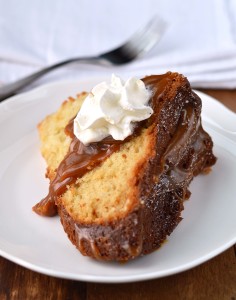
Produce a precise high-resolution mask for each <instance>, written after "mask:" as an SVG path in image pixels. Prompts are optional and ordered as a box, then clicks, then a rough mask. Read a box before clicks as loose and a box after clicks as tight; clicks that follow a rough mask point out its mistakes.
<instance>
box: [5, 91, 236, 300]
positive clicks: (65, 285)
mask: <svg viewBox="0 0 236 300" xmlns="http://www.w3.org/2000/svg"><path fill="white" fill-rule="evenodd" d="M203 92H205V93H207V94H209V95H212V96H213V97H215V98H217V99H218V100H220V101H221V102H222V103H224V104H225V105H226V106H227V107H229V108H230V109H232V110H233V111H235V112H236V90H235V91H225V90H203ZM235 217H236V215H235ZM235 230H236V228H235ZM8 299H11V300H12V299H14V300H15V299H22V300H27V299H40V300H44V299H45V300H52V299H56V300H57V299H63V300H65V299H68V300H71V299H88V300H93V299H94V300H95V299H96V300H99V299H102V300H105V299H109V300H110V299H112V300H116V299H117V300H118V299H119V300H122V299H129V300H141V299H142V300H143V299H161V300H162V299H164V300H165V299H171V300H173V299H175V300H178V299H181V300H183V299H194V300H195V299H196V300H197V299H210V300H217V299H219V300H224V299H225V300H226V299H227V300H236V245H235V246H234V247H231V248H230V249H228V250H227V251H225V252H224V253H222V254H220V255H218V256H217V257H215V258H213V259H211V260H210V261H208V262H206V263H204V264H202V265H200V266H198V267H196V268H194V269H192V270H189V271H185V272H183V273H180V274H177V275H172V276H169V277H166V278H161V279H156V280H150V281H145V282H138V283H127V284H97V283H85V282H79V281H72V280H64V279H58V278H53V277H49V276H45V275H41V274H38V273H35V272H33V271H30V270H27V269H25V268H23V267H20V266H18V265H16V264H14V263H12V262H10V261H8V260H6V259H4V258H1V257H0V300H8Z"/></svg>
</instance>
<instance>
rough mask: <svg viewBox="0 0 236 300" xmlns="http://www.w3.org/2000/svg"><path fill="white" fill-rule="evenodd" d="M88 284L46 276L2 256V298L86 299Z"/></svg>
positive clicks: (23, 299) (15, 299) (0, 277)
mask: <svg viewBox="0 0 236 300" xmlns="http://www.w3.org/2000/svg"><path fill="white" fill-rule="evenodd" d="M86 285H87V284H86V283H83V282H78V281H72V280H64V279H59V278H54V277H50V276H45V275H42V274H39V273H36V272H33V271H30V270H27V269H25V268H23V267H21V266H18V265H16V264H14V263H12V262H10V261H8V260H6V259H4V258H2V257H0V300H34V299H35V300H41V299H42V300H44V299H47V300H60V299H62V300H66V299H68V300H71V299H75V300H85V299H86V298H87V296H86Z"/></svg>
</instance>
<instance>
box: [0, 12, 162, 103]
mask: <svg viewBox="0 0 236 300" xmlns="http://www.w3.org/2000/svg"><path fill="white" fill-rule="evenodd" d="M165 29H166V23H165V22H164V21H163V20H162V19H161V18H160V17H158V16H155V17H154V18H153V19H151V20H150V21H149V22H148V23H147V24H146V25H145V26H144V27H143V28H141V29H139V30H138V31H137V32H135V33H134V34H133V35H132V36H131V38H130V39H129V40H128V41H127V42H126V43H124V44H123V45H121V46H120V47H118V48H116V49H113V50H111V51H109V52H106V53H102V54H100V55H98V56H92V57H75V58H72V59H67V60H64V61H62V62H59V63H56V64H53V65H51V66H48V67H46V68H44V69H41V70H39V71H38V72H35V73H33V74H31V75H29V76H26V77H24V78H22V79H20V80H17V81H15V82H13V83H10V84H7V85H4V86H3V87H1V88H0V101H2V100H4V99H6V98H8V97H10V96H13V95H14V94H16V93H17V92H19V91H20V90H21V89H22V88H24V87H26V86H27V85H28V84H30V83H32V82H33V81H35V80H36V79H38V78H39V77H41V76H43V75H44V74H46V73H48V72H51V71H52V70H54V69H57V68H59V67H62V66H65V65H68V64H72V63H75V62H86V63H96V64H100V65H109V64H110V65H121V64H126V63H129V62H131V61H133V60H134V59H135V58H137V57H139V56H140V55H142V54H144V53H146V52H147V51H149V50H150V49H151V48H152V47H153V46H154V45H155V44H156V43H157V42H158V41H159V40H160V38H161V36H162V35H163V33H164V31H165Z"/></svg>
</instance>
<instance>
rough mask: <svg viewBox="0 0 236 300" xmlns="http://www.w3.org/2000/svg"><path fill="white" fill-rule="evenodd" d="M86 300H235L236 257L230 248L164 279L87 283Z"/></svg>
mask: <svg viewBox="0 0 236 300" xmlns="http://www.w3.org/2000/svg"><path fill="white" fill-rule="evenodd" d="M87 296H88V297H87V299H88V300H95V299H96V300H109V299H112V300H118V299H119V300H125V299H132V300H139V299H164V300H173V299H175V300H185V299H186V300H188V299H194V300H203V299H214V300H235V299H236V260H235V254H234V250H233V247H231V248H230V249H229V250H227V251H226V252H224V253H222V254H221V255H218V256H217V257H215V258H214V259H212V260H210V261H208V262H207V263H205V264H203V265H200V266H198V267H196V268H194V269H192V270H189V271H186V272H183V273H180V274H177V275H173V276H170V277H166V278H161V279H157V280H151V281H147V282H138V283H128V284H107V285H105V284H95V283H88V286H87Z"/></svg>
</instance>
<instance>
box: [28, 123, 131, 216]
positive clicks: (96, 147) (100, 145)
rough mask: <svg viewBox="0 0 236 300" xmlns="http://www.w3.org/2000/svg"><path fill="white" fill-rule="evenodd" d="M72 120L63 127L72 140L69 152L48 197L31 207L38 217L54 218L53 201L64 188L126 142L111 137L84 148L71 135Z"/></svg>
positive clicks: (54, 208)
mask: <svg viewBox="0 0 236 300" xmlns="http://www.w3.org/2000/svg"><path fill="white" fill-rule="evenodd" d="M73 122H74V118H73V119H71V121H70V122H69V123H68V125H67V126H66V127H65V133H66V135H68V136H70V137H71V138H72V141H71V144H70V148H69V151H68V153H67V155H66V156H65V158H64V159H63V160H62V162H61V163H60V165H59V167H58V168H57V172H56V176H55V178H54V180H53V181H52V182H51V183H50V187H49V193H48V195H47V196H46V197H45V198H44V199H42V200H41V201H40V202H39V203H38V204H36V205H35V206H34V207H33V210H34V211H35V212H36V213H38V214H39V215H43V216H54V215H56V214H57V207H56V204H55V201H56V199H57V197H58V196H60V195H62V194H63V193H64V192H65V191H66V187H67V186H68V185H71V184H73V183H75V181H76V179H77V178H81V177H82V176H83V175H84V174H85V173H87V172H88V171H90V170H92V169H93V168H95V167H96V166H98V165H99V164H100V163H102V162H103V161H104V160H105V159H106V158H108V157H109V156H110V155H111V154H112V153H113V152H115V151H118V150H119V148H120V146H121V144H123V143H125V142H126V141H127V139H126V140H124V141H117V140H114V139H113V138H112V137H111V136H109V137H107V138H105V139H104V140H103V141H102V142H97V143H91V144H89V145H87V146H85V145H84V144H83V143H81V142H80V140H78V139H77V138H76V136H75V135H74V133H73Z"/></svg>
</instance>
